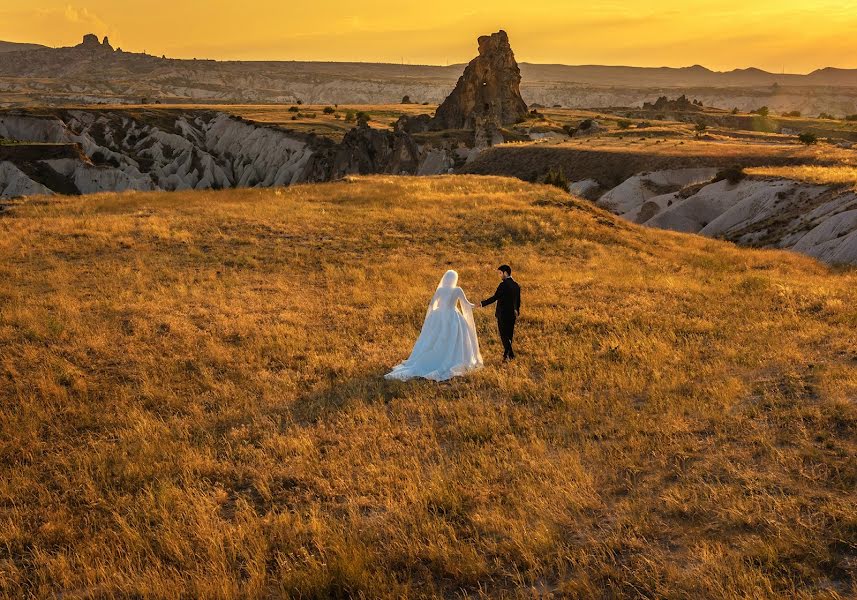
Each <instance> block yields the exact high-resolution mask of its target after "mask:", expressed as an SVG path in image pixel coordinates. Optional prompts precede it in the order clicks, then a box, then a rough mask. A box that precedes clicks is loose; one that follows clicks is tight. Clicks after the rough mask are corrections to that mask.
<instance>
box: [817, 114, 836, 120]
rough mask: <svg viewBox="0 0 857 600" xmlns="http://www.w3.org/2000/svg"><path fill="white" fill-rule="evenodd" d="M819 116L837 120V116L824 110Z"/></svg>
mask: <svg viewBox="0 0 857 600" xmlns="http://www.w3.org/2000/svg"><path fill="white" fill-rule="evenodd" d="M818 118H819V119H828V120H830V121H833V120H835V119H836V117H834V116H833V115H831V114H830V113H826V112H823V113H821V114H820V115H818Z"/></svg>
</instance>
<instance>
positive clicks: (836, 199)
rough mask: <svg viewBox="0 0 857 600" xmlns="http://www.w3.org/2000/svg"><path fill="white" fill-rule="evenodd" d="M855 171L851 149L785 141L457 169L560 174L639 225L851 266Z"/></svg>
mask: <svg viewBox="0 0 857 600" xmlns="http://www.w3.org/2000/svg"><path fill="white" fill-rule="evenodd" d="M655 137H658V136H655ZM855 164H857V153H855V151H854V150H851V149H845V148H837V147H833V146H831V145H825V146H823V147H821V146H818V147H805V146H801V145H798V144H795V143H789V142H786V141H785V140H782V139H779V140H772V141H762V140H752V139H748V140H743V141H736V140H717V141H712V142H707V141H698V140H690V139H686V138H675V139H669V138H661V139H651V138H646V139H642V140H640V139H637V140H635V139H624V140H623V139H618V138H612V139H611V138H601V139H592V140H583V141H579V142H568V143H565V142H564V143H559V144H507V145H502V146H497V147H494V148H490V149H487V150H485V151H484V152H482V153H480V154H479V156H477V157H476V158H475V159H474V160H473V161H471V162H469V163H468V164H467V165H465V166H464V167H463V169H462V170H463V171H464V172H468V173H482V174H501V175H515V176H518V177H521V178H523V179H527V180H530V181H536V180H539V179H541V178H542V177H543V173H544V172H545V170H546V169H558V170H561V171H562V173H563V174H564V175H565V176H566V177H568V179H569V180H570V181H571V182H572V184H571V185H570V190H571V191H572V192H574V193H576V194H580V195H583V196H586V197H587V198H590V199H591V200H593V201H595V202H596V203H597V204H598V205H599V206H601V207H602V208H605V209H607V210H609V211H611V212H613V213H615V214H618V215H621V216H623V217H624V218H626V219H628V220H630V221H633V222H635V223H639V224H644V225H647V226H651V227H659V228H662V229H671V230H674V231H681V232H685V233H699V234H701V235H705V236H709V237H717V238H721V239H726V240H730V241H733V242H735V243H737V244H740V245H742V246H752V247H775V248H788V249H792V250H795V251H798V252H802V253H804V254H809V255H811V256H814V257H816V258H818V259H820V260H823V261H825V262H829V263H833V264H857V193H855V189H857V169H854V165H855ZM752 167H756V168H760V170H761V171H762V172H764V171H766V170H767V171H773V172H777V170H778V169H780V171H779V172H781V173H784V174H786V177H787V176H788V173H789V172H790V168H791V171H795V170H797V171H799V170H800V169H811V170H815V171H817V172H818V173H826V172H827V171H832V172H834V173H840V174H841V173H847V178H846V179H843V180H841V181H837V182H836V183H822V182H811V181H800V180H795V179H789V178H786V177H762V176H755V177H751V178H746V179H745V176H744V173H743V171H742V169H745V168H751V169H750V170H751V171H752ZM733 178H734V180H732V179H733Z"/></svg>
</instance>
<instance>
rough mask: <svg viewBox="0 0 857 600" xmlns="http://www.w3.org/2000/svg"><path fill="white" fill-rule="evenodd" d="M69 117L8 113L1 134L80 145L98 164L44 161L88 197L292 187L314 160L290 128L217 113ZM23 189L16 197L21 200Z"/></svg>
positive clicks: (96, 113) (84, 113) (72, 114)
mask: <svg viewBox="0 0 857 600" xmlns="http://www.w3.org/2000/svg"><path fill="white" fill-rule="evenodd" d="M62 114H63V115H64V119H60V118H41V117H34V116H28V115H8V114H7V115H2V116H0V136H2V137H6V138H11V139H15V140H19V141H25V142H41V143H59V144H72V143H76V144H79V145H80V148H81V149H82V151H83V153H84V154H85V155H86V156H87V157H88V158H89V159H90V160H91V161H92V162H93V163H95V165H93V164H89V163H88V162H84V161H82V160H76V159H73V158H63V159H56V160H45V161H37V162H43V163H45V164H46V165H48V166H50V167H51V168H52V169H54V171H56V172H57V173H58V174H59V175H61V176H64V177H65V178H66V179H67V180H68V182H70V183H71V184H73V185H74V186H75V187H76V188H77V190H78V191H80V193H83V194H87V193H93V192H102V191H124V190H181V189H206V188H227V187H252V186H261V187H267V186H275V185H290V184H293V183H295V182H297V181H298V180H300V178H301V176H302V174H303V169H304V167H305V166H306V165H307V163H308V162H309V160H310V158H311V157H312V155H313V151H312V149H311V148H310V147H309V146H308V144H307V143H306V142H304V141H302V140H301V139H296V138H294V137H291V136H289V135H287V134H286V132H284V131H281V130H279V129H276V128H274V127H264V126H259V125H255V124H252V123H246V122H243V121H241V120H238V119H235V118H233V117H231V116H229V115H226V114H222V113H213V112H210V111H189V112H188V113H187V114H179V115H178V116H175V117H174V120H172V121H171V122H167V123H164V122H146V121H145V120H144V119H140V120H136V119H132V118H129V117H128V116H127V113H122V112H120V111H117V112H112V113H111V112H110V111H82V110H79V111H67V112H63V113H62ZM165 114H166V115H167V116H169V115H170V114H172V113H165ZM16 179H19V178H18V177H17V176H16ZM21 185H23V184H16V187H14V188H10V190H11V191H10V192H9V194H11V193H12V192H14V193H15V194H16V195H21V194H20V193H19V188H20V187H21ZM41 187H42V188H44V186H41ZM21 189H25V188H21ZM33 189H39V192H35V193H40V192H41V188H33ZM9 194H5V193H4V195H9Z"/></svg>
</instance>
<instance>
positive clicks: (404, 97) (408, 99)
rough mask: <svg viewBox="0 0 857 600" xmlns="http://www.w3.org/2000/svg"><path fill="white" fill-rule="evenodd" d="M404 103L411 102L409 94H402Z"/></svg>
mask: <svg viewBox="0 0 857 600" xmlns="http://www.w3.org/2000/svg"><path fill="white" fill-rule="evenodd" d="M402 104H411V97H410V96H408V95H407V94H406V95H404V96H402Z"/></svg>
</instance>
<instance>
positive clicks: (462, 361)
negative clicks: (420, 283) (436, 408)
mask: <svg viewBox="0 0 857 600" xmlns="http://www.w3.org/2000/svg"><path fill="white" fill-rule="evenodd" d="M475 306H476V305H475V304H471V303H470V302H468V300H467V296H465V295H464V290H462V289H461V288H460V287H458V273H456V272H455V271H447V272H446V273H445V274H444V276H443V278H442V279H441V280H440V285H438V286H437V291H436V292H435V293H434V297H433V298H432V299H431V302H430V303H429V307H428V312H426V318H425V321H423V329H422V331H421V332H420V336H419V337H418V338H417V341H416V343H415V344H414V349H413V351H411V355H410V356H409V357H408V359H407V360H406V361H404V362H403V363H400V364H399V365H397V366H396V367H395V368H394V369H393V370H392V371H390V372H389V373H387V374H386V375H385V376H384V377H386V378H387V379H399V380H402V381H405V380H407V379H412V378H414V377H423V378H425V379H431V380H434V381H445V380H447V379H450V378H451V377H455V376H456V375H464V374H465V373H467V372H468V371H472V370H474V369H478V368H480V367H482V355H481V354H480V353H479V340H477V339H476V324H475V323H474V322H473V308H474V307H475ZM459 307H460V310H459Z"/></svg>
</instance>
